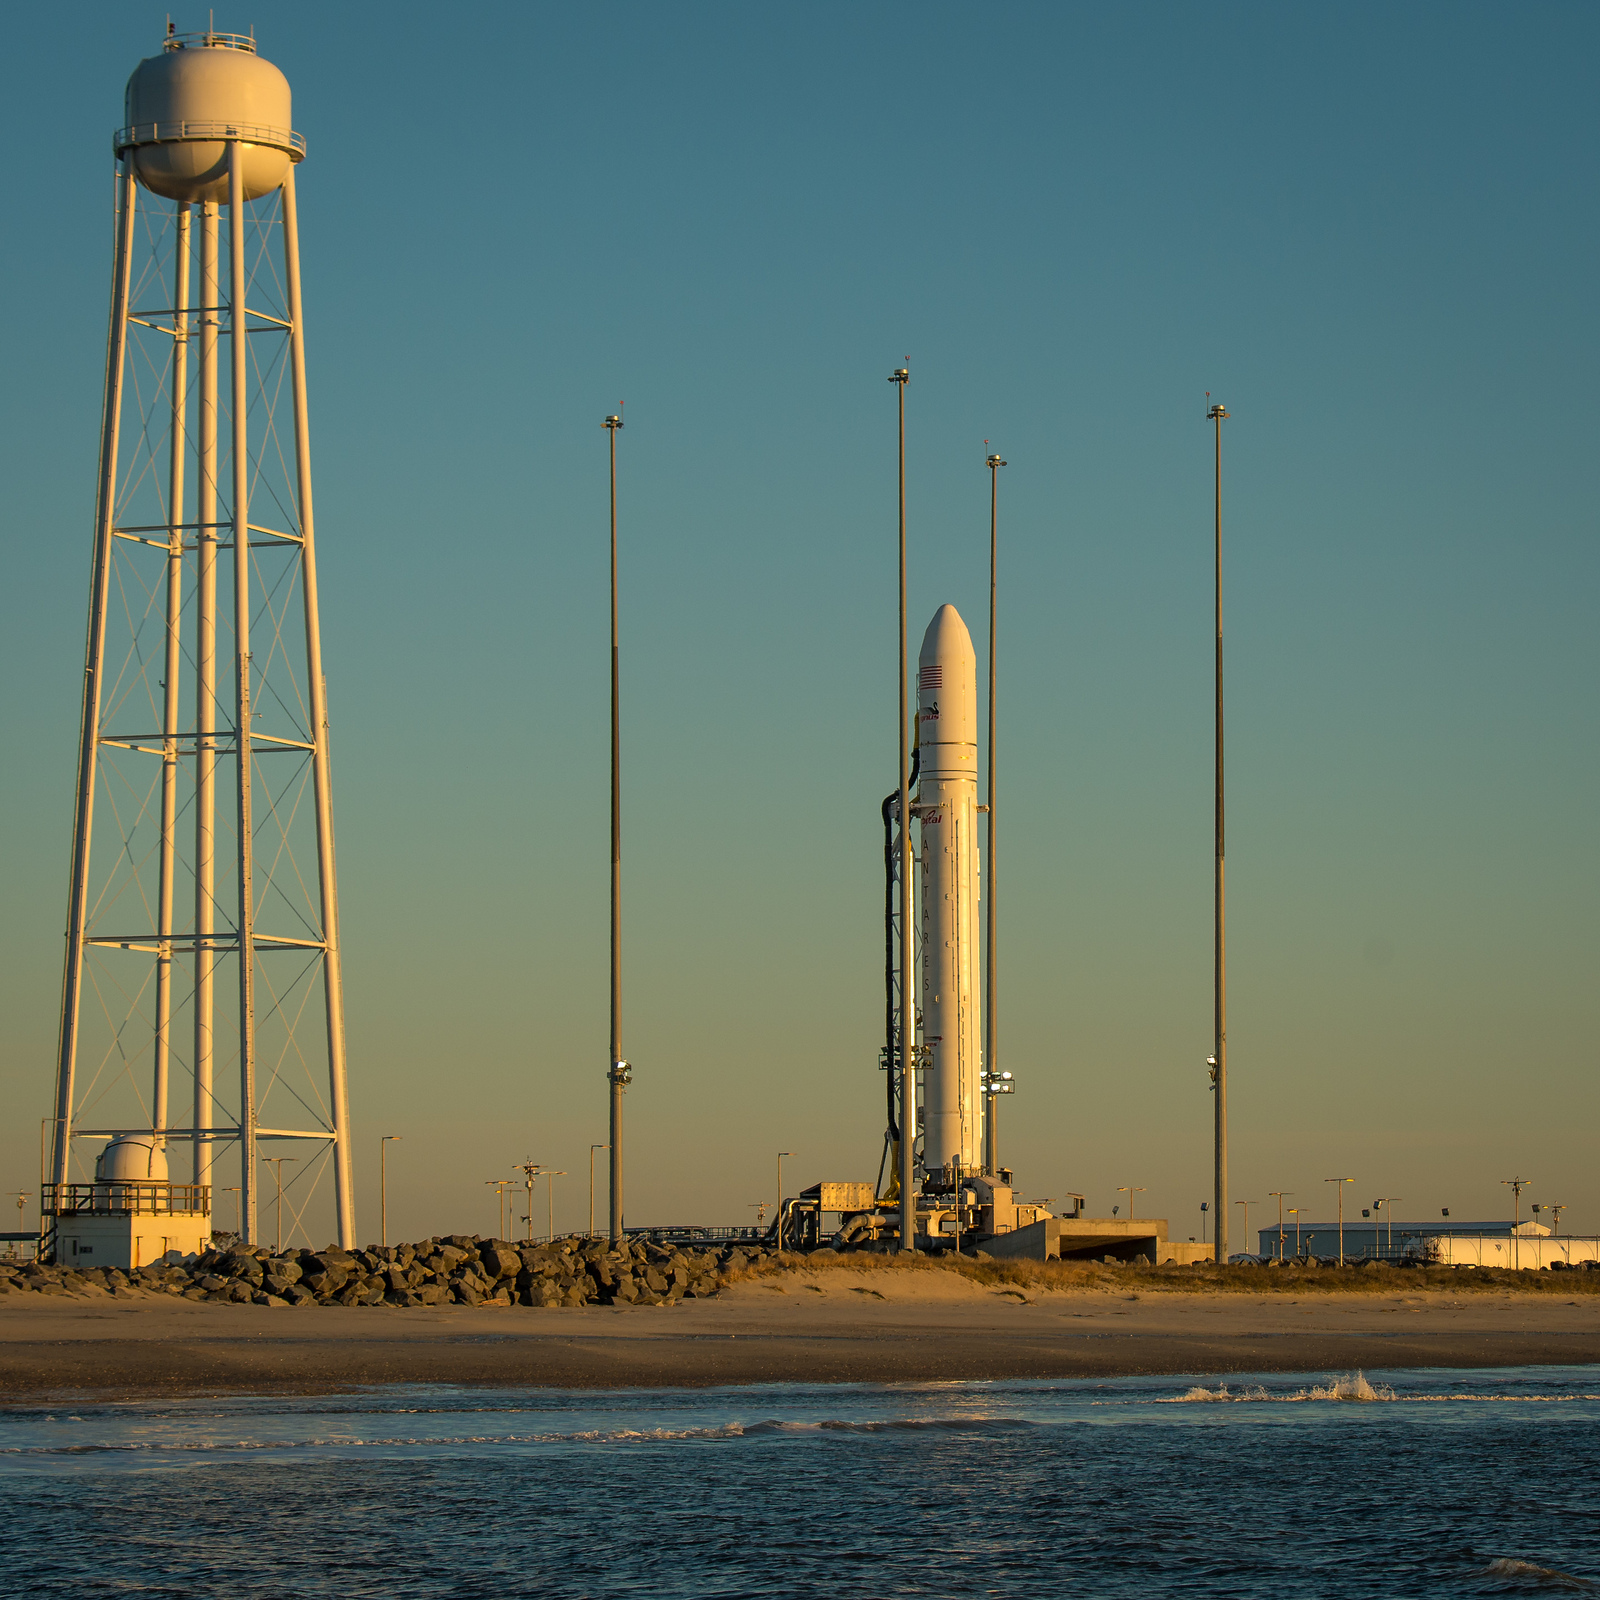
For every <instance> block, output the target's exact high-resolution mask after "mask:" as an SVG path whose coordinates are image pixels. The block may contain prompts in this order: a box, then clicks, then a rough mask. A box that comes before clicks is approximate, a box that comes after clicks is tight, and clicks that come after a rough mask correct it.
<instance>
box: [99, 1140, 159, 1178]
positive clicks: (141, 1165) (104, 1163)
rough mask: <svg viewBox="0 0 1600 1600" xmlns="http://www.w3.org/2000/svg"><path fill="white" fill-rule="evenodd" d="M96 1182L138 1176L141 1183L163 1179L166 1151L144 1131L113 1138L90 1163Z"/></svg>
mask: <svg viewBox="0 0 1600 1600" xmlns="http://www.w3.org/2000/svg"><path fill="white" fill-rule="evenodd" d="M94 1176H95V1182H97V1183H114V1182H115V1181H116V1180H117V1179H119V1178H122V1179H128V1178H139V1179H142V1180H144V1181H145V1182H149V1181H150V1180H152V1179H154V1180H155V1181H156V1182H158V1183H165V1182H166V1181H167V1153H166V1151H165V1150H163V1149H162V1148H161V1146H160V1145H159V1144H157V1143H156V1140H155V1136H154V1135H153V1134H148V1133H134V1134H128V1133H125V1134H123V1135H122V1136H121V1137H120V1138H116V1139H113V1140H112V1141H111V1143H110V1144H108V1145H107V1146H106V1147H105V1149H104V1150H102V1151H101V1152H100V1159H99V1160H98V1161H96V1162H95V1164H94Z"/></svg>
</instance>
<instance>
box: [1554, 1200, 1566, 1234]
mask: <svg viewBox="0 0 1600 1600" xmlns="http://www.w3.org/2000/svg"><path fill="white" fill-rule="evenodd" d="M1566 1209H1567V1206H1566V1202H1565V1201H1562V1203H1561V1204H1560V1205H1558V1206H1551V1207H1550V1236H1551V1238H1553V1239H1559V1238H1560V1237H1561V1213H1562V1212H1563V1211H1565V1210H1566Z"/></svg>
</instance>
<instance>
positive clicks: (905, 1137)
mask: <svg viewBox="0 0 1600 1600" xmlns="http://www.w3.org/2000/svg"><path fill="white" fill-rule="evenodd" d="M910 381H911V372H910V369H909V368H907V367H896V368H895V370H894V371H893V372H891V373H890V374H889V382H890V383H892V384H893V385H894V388H895V395H896V397H897V398H898V400H899V410H900V648H899V655H898V665H899V668H900V699H899V704H898V707H897V710H898V716H899V721H900V766H899V769H898V770H899V773H900V1248H901V1249H902V1250H915V1249H916V1247H917V1200H916V1196H915V1195H913V1194H912V1192H911V1179H912V1172H913V1167H914V1146H915V1145H916V1141H917V1072H916V1068H915V1067H914V1066H913V1065H912V1063H913V1062H914V1061H915V1059H916V1027H917V1003H916V997H915V996H914V995H913V994H912V992H911V950H912V946H913V944H914V943H915V935H914V934H913V933H912V930H911V767H910V754H909V752H908V750H907V748H906V385H907V384H908V383H909V382H910Z"/></svg>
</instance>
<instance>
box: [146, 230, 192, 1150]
mask: <svg viewBox="0 0 1600 1600" xmlns="http://www.w3.org/2000/svg"><path fill="white" fill-rule="evenodd" d="M173 255H174V262H173V285H172V293H173V300H172V304H173V308H174V310H173V318H172V331H173V341H172V436H171V439H170V441H169V443H170V446H171V456H170V465H169V470H168V490H167V520H168V524H169V526H168V532H167V654H166V693H165V697H164V701H163V707H162V718H161V735H162V737H161V878H160V883H161V887H160V893H159V897H158V899H157V908H156V946H157V954H156V1062H155V1069H156V1070H155V1093H154V1095H153V1096H152V1104H153V1110H152V1114H151V1119H150V1121H151V1127H152V1129H153V1130H154V1131H155V1132H158V1133H159V1132H160V1131H161V1130H163V1129H164V1128H165V1127H166V1126H167V1086H168V1068H169V1066H170V1063H171V1053H172V1052H171V1047H172V921H173V901H172V894H173V879H174V875H175V871H176V865H177V853H178V851H177V846H178V684H179V680H180V678H181V676H182V672H183V656H182V651H181V649H180V643H181V641H180V638H179V630H180V628H181V625H182V618H183V505H184V495H183V490H184V482H183V477H184V467H185V461H184V456H185V449H184V446H185V442H186V441H185V425H184V424H185V417H186V414H187V410H188V398H189V393H188V391H189V314H188V305H189V208H188V206H186V205H180V206H179V207H178V216H177V222H176V230H175V234H174V243H173Z"/></svg>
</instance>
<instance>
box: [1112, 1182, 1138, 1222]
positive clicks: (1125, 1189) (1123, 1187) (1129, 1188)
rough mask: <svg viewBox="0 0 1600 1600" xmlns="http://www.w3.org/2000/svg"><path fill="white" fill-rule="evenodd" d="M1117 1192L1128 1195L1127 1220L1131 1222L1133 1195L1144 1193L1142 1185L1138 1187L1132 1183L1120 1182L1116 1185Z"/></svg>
mask: <svg viewBox="0 0 1600 1600" xmlns="http://www.w3.org/2000/svg"><path fill="white" fill-rule="evenodd" d="M1117 1193H1118V1194H1125V1195H1127V1197H1128V1221H1129V1222H1132V1221H1133V1197H1134V1196H1135V1195H1136V1194H1143V1193H1144V1189H1143V1187H1142V1186H1141V1187H1139V1188H1135V1187H1134V1186H1133V1185H1132V1184H1129V1183H1121V1184H1118V1185H1117Z"/></svg>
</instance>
